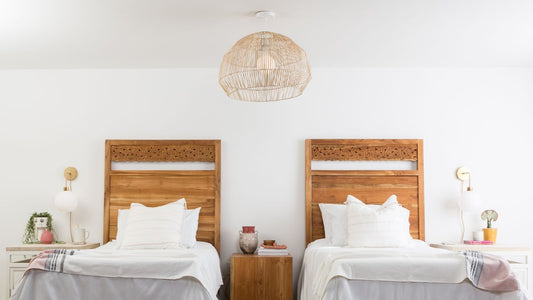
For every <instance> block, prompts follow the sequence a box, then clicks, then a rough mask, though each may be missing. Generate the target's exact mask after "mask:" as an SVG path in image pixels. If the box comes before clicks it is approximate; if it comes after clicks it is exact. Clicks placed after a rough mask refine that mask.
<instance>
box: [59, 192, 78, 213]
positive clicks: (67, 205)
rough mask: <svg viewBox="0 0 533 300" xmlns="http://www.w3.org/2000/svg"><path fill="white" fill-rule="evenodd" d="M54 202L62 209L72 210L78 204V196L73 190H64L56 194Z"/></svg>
mask: <svg viewBox="0 0 533 300" xmlns="http://www.w3.org/2000/svg"><path fill="white" fill-rule="evenodd" d="M54 202H55V205H56V207H57V209H59V210H60V211H64V212H71V211H73V210H75V209H76V207H77V206H78V196H76V194H74V193H73V192H72V191H62V192H59V193H58V194H57V195H56V198H55V201H54Z"/></svg>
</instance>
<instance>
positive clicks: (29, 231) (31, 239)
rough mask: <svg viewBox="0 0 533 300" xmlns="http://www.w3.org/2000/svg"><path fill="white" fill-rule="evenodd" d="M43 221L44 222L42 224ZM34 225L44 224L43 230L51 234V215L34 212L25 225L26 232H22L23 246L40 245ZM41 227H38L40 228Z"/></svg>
mask: <svg viewBox="0 0 533 300" xmlns="http://www.w3.org/2000/svg"><path fill="white" fill-rule="evenodd" d="M44 219H46V221H45V222H44ZM36 223H37V224H40V223H46V225H45V228H46V229H48V230H50V232H53V228H52V215H51V214H49V213H47V212H41V213H36V212H34V213H33V214H32V215H31V217H30V219H29V220H28V223H26V231H25V232H24V244H34V243H40V236H39V235H38V233H39V232H38V231H37V230H38V229H37V228H36ZM40 227H41V226H39V228H40Z"/></svg>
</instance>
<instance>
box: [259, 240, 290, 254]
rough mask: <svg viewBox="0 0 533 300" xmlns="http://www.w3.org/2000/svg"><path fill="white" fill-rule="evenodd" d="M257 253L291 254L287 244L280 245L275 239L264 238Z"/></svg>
mask: <svg viewBox="0 0 533 300" xmlns="http://www.w3.org/2000/svg"><path fill="white" fill-rule="evenodd" d="M257 255H289V251H288V250H287V245H278V244H277V243H276V241H275V240H264V241H263V243H262V244H261V246H260V247H259V250H257Z"/></svg>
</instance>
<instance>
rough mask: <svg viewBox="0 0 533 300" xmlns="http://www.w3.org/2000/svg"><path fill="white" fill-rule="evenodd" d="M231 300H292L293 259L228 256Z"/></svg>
mask: <svg viewBox="0 0 533 300" xmlns="http://www.w3.org/2000/svg"><path fill="white" fill-rule="evenodd" d="M230 289H231V299H232V300H240V299H244V300H249V299H254V300H267V299H268V300H270V299H277V300H283V299H287V300H292V256H290V255H279V256H277V255H276V256H273V255H252V254H237V253H234V254H233V255H232V256H231V283H230Z"/></svg>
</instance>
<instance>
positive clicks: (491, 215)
mask: <svg viewBox="0 0 533 300" xmlns="http://www.w3.org/2000/svg"><path fill="white" fill-rule="evenodd" d="M481 220H483V221H487V228H483V239H484V240H485V241H491V242H492V243H496V235H497V234H498V228H492V222H493V221H496V220H498V213H497V212H496V211H495V210H493V209H487V210H485V211H483V212H482V213H481Z"/></svg>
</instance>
